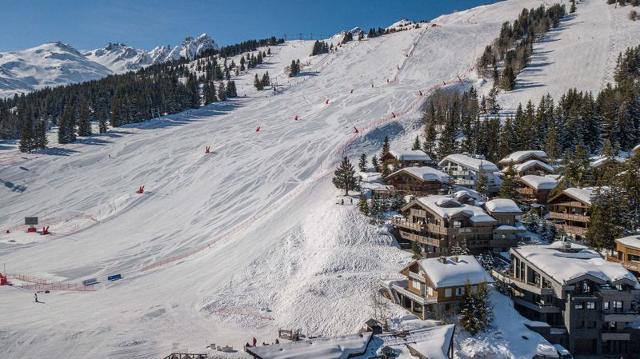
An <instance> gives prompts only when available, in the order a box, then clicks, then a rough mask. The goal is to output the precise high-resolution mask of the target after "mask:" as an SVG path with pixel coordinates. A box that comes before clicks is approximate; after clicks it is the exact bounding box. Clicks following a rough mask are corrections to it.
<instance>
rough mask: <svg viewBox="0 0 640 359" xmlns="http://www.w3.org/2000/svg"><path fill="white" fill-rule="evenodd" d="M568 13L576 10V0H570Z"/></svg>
mask: <svg viewBox="0 0 640 359" xmlns="http://www.w3.org/2000/svg"><path fill="white" fill-rule="evenodd" d="M569 12H570V13H572V14H573V13H574V12H576V0H571V9H570V10H569Z"/></svg>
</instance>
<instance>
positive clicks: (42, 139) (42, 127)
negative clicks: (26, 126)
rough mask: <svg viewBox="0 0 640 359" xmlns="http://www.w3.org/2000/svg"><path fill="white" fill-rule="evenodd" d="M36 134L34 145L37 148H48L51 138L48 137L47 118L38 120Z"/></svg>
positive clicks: (35, 128)
mask: <svg viewBox="0 0 640 359" xmlns="http://www.w3.org/2000/svg"><path fill="white" fill-rule="evenodd" d="M34 136H35V138H34V147H35V148H36V149H44V148H47V145H48V144H49V139H48V138H47V122H46V121H45V120H39V121H36V124H35V127H34Z"/></svg>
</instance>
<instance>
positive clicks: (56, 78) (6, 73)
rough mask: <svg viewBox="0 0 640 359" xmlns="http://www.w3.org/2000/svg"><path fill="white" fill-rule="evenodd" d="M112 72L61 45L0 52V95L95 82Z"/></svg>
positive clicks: (71, 48)
mask: <svg viewBox="0 0 640 359" xmlns="http://www.w3.org/2000/svg"><path fill="white" fill-rule="evenodd" d="M111 73H112V72H111V70H109V69H108V68H106V67H104V66H103V65H101V64H99V63H96V62H94V61H91V60H90V59H88V58H86V57H85V56H84V55H83V54H81V53H80V52H79V51H78V50H76V49H74V48H73V47H72V46H70V45H67V44H64V43H62V42H52V43H46V44H43V45H40V46H36V47H32V48H30V49H25V50H19V51H11V52H3V53H0V96H11V95H13V94H17V93H26V92H30V91H33V90H37V89H40V88H43V87H47V86H51V87H54V86H60V85H66V84H70V83H77V82H84V81H90V80H96V79H99V78H102V77H105V76H107V75H109V74H111Z"/></svg>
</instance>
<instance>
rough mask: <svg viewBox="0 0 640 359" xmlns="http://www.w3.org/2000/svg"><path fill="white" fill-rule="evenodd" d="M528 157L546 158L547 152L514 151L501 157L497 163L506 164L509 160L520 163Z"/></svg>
mask: <svg viewBox="0 0 640 359" xmlns="http://www.w3.org/2000/svg"><path fill="white" fill-rule="evenodd" d="M528 158H541V159H547V153H546V152H544V151H539V150H528V151H516V152H514V153H512V154H510V155H508V156H506V157H505V158H503V159H501V160H500V161H499V162H498V163H499V164H501V165H508V164H509V163H511V162H514V163H521V162H522V161H524V160H526V159H528Z"/></svg>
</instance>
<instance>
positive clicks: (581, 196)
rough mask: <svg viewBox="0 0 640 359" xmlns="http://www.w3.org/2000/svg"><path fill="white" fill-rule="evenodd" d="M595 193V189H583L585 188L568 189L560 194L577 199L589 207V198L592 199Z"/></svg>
mask: <svg viewBox="0 0 640 359" xmlns="http://www.w3.org/2000/svg"><path fill="white" fill-rule="evenodd" d="M595 191H596V188H595V187H585V188H576V187H570V188H567V189H565V190H564V191H562V192H563V193H565V194H566V195H568V196H570V197H573V198H575V199H577V200H578V201H580V202H582V203H585V204H588V205H591V198H592V197H593V194H594V193H595Z"/></svg>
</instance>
